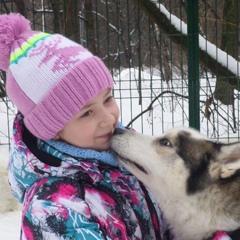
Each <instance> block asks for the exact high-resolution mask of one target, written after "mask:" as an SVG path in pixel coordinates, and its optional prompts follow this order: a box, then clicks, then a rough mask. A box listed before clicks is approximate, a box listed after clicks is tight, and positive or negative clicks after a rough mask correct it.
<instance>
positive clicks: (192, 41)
mask: <svg viewBox="0 0 240 240" xmlns="http://www.w3.org/2000/svg"><path fill="white" fill-rule="evenodd" d="M198 16H199V13H198V0H189V1H187V26H188V29H187V31H188V42H187V43H188V96H189V126H190V127H193V128H195V129H197V130H199V129H200V106H199V103H200V97H199V95H200V93H199V89H200V82H199V26H198V24H199V23H198V21H199V19H198Z"/></svg>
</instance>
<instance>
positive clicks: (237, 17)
mask: <svg viewBox="0 0 240 240" xmlns="http://www.w3.org/2000/svg"><path fill="white" fill-rule="evenodd" d="M8 12H19V13H21V14H23V15H24V16H26V17H27V18H28V19H29V20H30V21H31V23H32V26H33V28H34V29H36V30H40V31H46V32H49V33H60V34H63V35H65V36H67V37H69V38H71V39H73V40H74V41H77V42H79V43H81V44H82V45H84V46H85V47H87V48H89V50H90V51H92V52H93V53H94V54H96V55H98V56H99V57H100V58H101V59H102V60H103V61H104V62H105V63H106V65H107V66H108V68H109V69H110V71H111V73H112V75H113V77H114V80H115V89H114V95H115V97H116V99H117V101H118V104H119V107H120V110H121V119H120V120H121V121H122V122H123V124H124V125H130V126H132V127H133V128H135V129H136V130H137V131H140V132H143V133H147V134H154V135H157V134H161V133H162V132H164V131H165V130H167V129H169V128H171V127H173V126H182V125H185V126H192V127H195V128H199V129H200V130H201V132H202V133H203V134H205V135H207V136H209V137H211V138H216V139H221V140H224V141H225V140H226V141H233V140H238V139H239V138H240V134H239V108H240V105H239V90H240V86H239V75H240V68H239V46H240V42H239V23H240V14H239V13H240V3H238V1H237V0H234V1H229V0H208V1H196V0H192V1H188V4H187V1H183V0H166V1H165V0H162V1H160V0H155V1H154V0H105V1H103V0H102V1H100V0H82V1H80V0H68V1H67V0H48V1H47V0H35V1H30V0H29V1H27V0H21V1H19V0H18V1H10V0H8V1H4V0H0V13H1V14H2V13H8ZM0 54H1V53H0ZM0 81H1V83H2V84H3V82H4V79H3V80H0ZM6 103H7V105H6ZM15 111H16V110H15V109H14V107H13V106H12V104H11V103H10V102H9V101H8V100H7V98H6V97H3V98H2V102H1V105H0V114H2V115H4V114H3V112H4V113H6V114H5V115H4V116H5V117H4V119H5V120H4V121H5V122H4V123H3V124H1V125H2V126H3V129H1V128H0V135H1V136H0V144H9V138H6V136H8V135H9V134H10V135H11V127H12V126H11V121H12V119H13V115H14V114H13V113H14V112H15ZM1 121H2V120H1Z"/></svg>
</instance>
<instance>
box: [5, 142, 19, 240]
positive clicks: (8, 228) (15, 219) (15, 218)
mask: <svg viewBox="0 0 240 240" xmlns="http://www.w3.org/2000/svg"><path fill="white" fill-rule="evenodd" d="M7 162H8V148H7V147H6V146H5V147H0V168H1V175H0V179H1V182H0V189H1V190H2V188H4V191H1V192H0V201H2V200H3V199H2V198H3V197H4V194H8V196H9V197H11V193H10V189H9V191H8V189H6V188H5V187H6V186H7V182H6V181H4V180H6V179H3V177H4V175H5V173H6V172H5V170H6V168H7ZM1 204H3V202H1V203H0V233H1V237H0V238H1V239H7V240H16V239H19V232H20V223H21V211H9V212H4V213H2V212H1V210H3V208H2V206H1Z"/></svg>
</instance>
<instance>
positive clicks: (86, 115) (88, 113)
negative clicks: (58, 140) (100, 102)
mask: <svg viewBox="0 0 240 240" xmlns="http://www.w3.org/2000/svg"><path fill="white" fill-rule="evenodd" d="M91 113H92V111H91V110H89V111H87V112H85V113H84V114H83V115H81V118H84V117H88V116H89V115H90V114H91Z"/></svg>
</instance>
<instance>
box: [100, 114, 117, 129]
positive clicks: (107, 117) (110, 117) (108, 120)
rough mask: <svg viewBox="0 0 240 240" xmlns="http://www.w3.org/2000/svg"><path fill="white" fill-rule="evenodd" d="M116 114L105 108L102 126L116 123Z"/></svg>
mask: <svg viewBox="0 0 240 240" xmlns="http://www.w3.org/2000/svg"><path fill="white" fill-rule="evenodd" d="M115 121H116V120H115V116H114V114H113V113H111V112H109V111H106V110H103V112H102V116H101V120H100V123H99V125H100V127H106V126H109V125H112V124H114V123H115Z"/></svg>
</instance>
